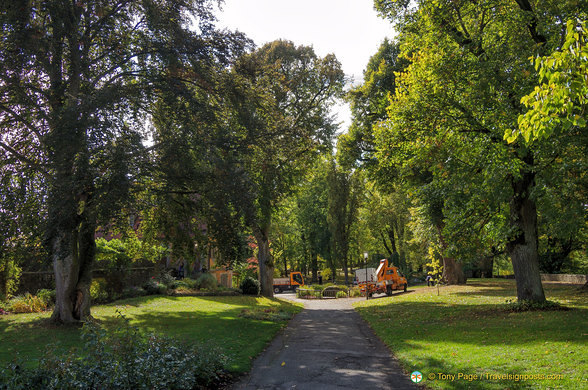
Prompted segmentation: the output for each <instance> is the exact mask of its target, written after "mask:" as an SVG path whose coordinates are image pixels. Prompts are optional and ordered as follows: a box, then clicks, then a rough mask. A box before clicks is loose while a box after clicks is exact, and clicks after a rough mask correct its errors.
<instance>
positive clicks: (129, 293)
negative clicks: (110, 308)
mask: <svg viewBox="0 0 588 390" xmlns="http://www.w3.org/2000/svg"><path fill="white" fill-rule="evenodd" d="M143 295H147V291H145V289H143V288H141V287H137V286H132V287H127V288H125V289H124V290H123V292H122V297H124V298H135V297H142V296H143Z"/></svg>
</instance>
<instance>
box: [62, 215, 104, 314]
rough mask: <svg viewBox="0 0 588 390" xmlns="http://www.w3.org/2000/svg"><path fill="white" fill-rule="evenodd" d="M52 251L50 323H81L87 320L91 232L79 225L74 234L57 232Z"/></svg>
mask: <svg viewBox="0 0 588 390" xmlns="http://www.w3.org/2000/svg"><path fill="white" fill-rule="evenodd" d="M51 250H52V257H53V270H54V273H55V293H56V296H55V308H54V310H53V315H52V316H51V319H52V320H53V321H55V322H59V323H72V322H77V321H83V320H85V319H86V318H88V317H89V316H90V305H91V297H90V284H91V282H92V263H93V261H94V255H95V242H94V236H93V230H91V229H90V228H89V227H86V226H85V225H84V224H82V227H81V228H80V230H77V231H73V232H71V231H62V232H57V234H56V235H55V237H53V238H52V240H51Z"/></svg>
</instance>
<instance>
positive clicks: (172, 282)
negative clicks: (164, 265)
mask: <svg viewBox="0 0 588 390" xmlns="http://www.w3.org/2000/svg"><path fill="white" fill-rule="evenodd" d="M159 283H161V284H164V285H165V287H167V288H168V289H170V290H173V289H175V288H176V287H177V286H178V281H177V280H176V278H174V277H173V276H172V275H171V273H169V272H162V273H161V275H159Z"/></svg>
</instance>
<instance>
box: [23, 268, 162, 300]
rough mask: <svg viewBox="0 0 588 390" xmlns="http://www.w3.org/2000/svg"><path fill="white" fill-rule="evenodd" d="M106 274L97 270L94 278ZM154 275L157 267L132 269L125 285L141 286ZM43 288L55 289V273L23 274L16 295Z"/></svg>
mask: <svg viewBox="0 0 588 390" xmlns="http://www.w3.org/2000/svg"><path fill="white" fill-rule="evenodd" d="M105 273H106V270H104V269H95V270H93V271H92V277H94V278H100V277H103V276H104V274H105ZM154 274H155V266H153V267H134V268H130V269H129V272H128V273H127V275H126V276H125V279H124V283H125V285H128V286H141V285H142V284H144V283H145V282H146V281H147V280H148V279H149V278H150V277H151V276H153V275H154ZM42 288H46V289H54V288H55V275H54V274H53V271H39V272H23V273H22V274H21V276H20V283H19V287H18V290H17V292H16V293H17V294H22V293H25V292H30V293H35V292H36V291H37V290H39V289H42Z"/></svg>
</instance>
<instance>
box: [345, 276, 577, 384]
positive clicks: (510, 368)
mask: <svg viewBox="0 0 588 390" xmlns="http://www.w3.org/2000/svg"><path fill="white" fill-rule="evenodd" d="M544 287H545V291H546V294H547V296H548V299H550V300H553V301H557V302H560V303H561V304H563V305H565V306H567V307H569V308H571V310H569V311H543V312H539V311H534V312H523V313H513V312H509V311H507V310H506V305H505V302H506V300H507V299H516V290H515V284H514V281H511V280H496V279H486V280H478V279H476V280H473V281H472V282H470V283H468V285H467V286H448V287H441V288H440V296H437V289H436V288H435V287H431V288H427V287H424V288H422V287H420V288H416V289H413V291H412V292H408V293H405V294H397V295H394V296H392V297H384V298H378V299H373V300H370V301H367V302H366V301H361V302H359V303H357V304H356V305H355V306H356V309H357V310H358V311H359V313H360V314H361V316H362V317H363V318H364V319H365V320H367V321H368V322H369V323H370V325H371V326H372V328H373V329H374V330H375V332H376V333H377V334H378V336H379V337H380V338H381V339H382V340H383V341H384V342H385V343H386V344H387V345H388V346H389V347H390V349H391V350H392V352H393V354H394V355H395V356H396V357H397V358H398V359H399V360H400V363H401V364H402V366H403V368H404V369H405V371H406V372H407V373H411V372H412V371H420V372H421V373H423V377H424V378H425V379H424V380H423V381H422V382H421V384H423V385H425V386H426V387H429V388H433V389H519V388H532V389H559V388H562V389H588V375H587V373H588V346H587V343H586V342H587V336H588V294H587V293H579V292H578V286H573V285H563V284H551V283H546V284H545V285H544ZM440 374H443V375H444V377H443V376H442V377H441V378H440ZM460 374H461V376H460ZM452 375H454V376H455V377H453V378H452V377H451V376H452ZM476 375H477V378H476V377H475V376H476ZM502 375H506V376H507V377H506V378H505V379H498V377H497V376H502ZM508 375H510V377H508ZM517 375H518V380H517ZM521 375H527V376H539V377H538V379H527V378H523V380H521ZM548 375H557V376H559V377H558V378H555V379H547V376H548ZM468 376H469V378H468ZM541 376H544V377H545V379H542V378H541ZM429 378H431V379H429Z"/></svg>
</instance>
